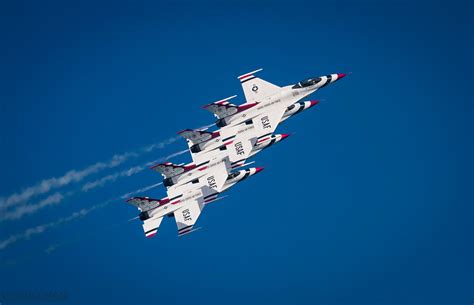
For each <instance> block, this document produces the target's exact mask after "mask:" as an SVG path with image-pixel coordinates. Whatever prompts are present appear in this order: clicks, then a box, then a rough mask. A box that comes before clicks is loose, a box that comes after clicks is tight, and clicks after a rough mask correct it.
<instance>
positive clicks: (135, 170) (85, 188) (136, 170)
mask: <svg viewBox="0 0 474 305" xmlns="http://www.w3.org/2000/svg"><path fill="white" fill-rule="evenodd" d="M144 169H145V167H144V166H134V167H131V168H129V169H126V170H123V171H121V172H118V173H115V174H111V175H107V176H105V177H102V178H100V179H98V180H95V181H91V182H87V183H86V184H84V185H83V186H82V191H83V192H88V191H90V190H92V189H94V188H96V187H102V186H104V185H105V184H107V183H109V182H114V181H115V180H117V179H118V178H120V177H130V176H131V175H135V174H137V173H139V172H141V171H143V170H144Z"/></svg>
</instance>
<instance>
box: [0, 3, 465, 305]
mask: <svg viewBox="0 0 474 305" xmlns="http://www.w3.org/2000/svg"><path fill="white" fill-rule="evenodd" d="M472 28H473V21H472V7H470V5H469V4H468V2H466V3H461V2H455V1H454V2H453V1H449V2H446V1H443V2H442V3H441V2H439V3H436V2H426V3H418V4H417V3H413V2H412V1H391V2H385V3H382V2H378V1H322V2H318V1H308V2H290V1H288V2H279V3H270V2H259V1H254V2H240V1H239V2H229V3H227V2H226V3H221V2H217V1H216V2H209V3H200V4H196V3H191V2H189V3H186V2H181V3H180V4H170V3H168V4H160V3H158V2H151V1H150V2H147V3H140V4H132V1H130V2H128V3H126V2H125V3H124V2H121V1H118V2H116V1H111V2H102V1H94V2H91V3H89V4H81V5H79V4H78V3H74V4H64V3H63V2H62V1H61V2H57V3H53V2H46V3H43V2H41V3H40V2H37V1H26V2H22V3H15V4H12V3H10V4H7V3H2V4H1V5H0V32H1V37H2V43H1V44H2V47H1V48H0V54H1V56H0V67H1V68H0V88H1V90H0V132H1V134H0V135H1V139H0V141H1V142H0V145H1V148H2V149H1V150H0V156H1V158H0V168H2V172H1V174H0V182H1V183H0V197H1V196H3V197H7V196H9V195H11V194H12V193H14V192H19V191H21V190H22V189H23V188H25V187H27V186H30V185H35V184H36V183H37V182H39V181H41V180H43V179H47V178H50V177H59V176H62V175H63V174H64V173H66V172H67V171H69V170H72V169H77V170H80V169H83V168H86V167H87V166H89V165H91V164H94V163H96V162H98V161H106V160H108V159H109V158H110V157H111V156H113V155H114V154H120V153H124V152H129V151H135V150H137V149H139V148H140V147H143V146H146V145H149V144H152V143H158V142H160V141H163V140H166V139H168V138H170V137H173V136H174V135H175V134H176V132H177V131H179V130H182V129H184V128H193V127H198V126H203V125H206V124H209V123H211V122H212V121H213V116H212V115H211V114H210V113H208V112H206V111H205V110H203V109H201V108H200V106H202V105H204V104H206V103H209V102H212V101H215V100H218V99H221V98H224V97H227V96H230V95H233V94H238V96H239V101H242V98H243V94H242V91H241V88H240V84H239V82H238V80H237V79H236V77H237V76H238V75H240V74H243V73H246V72H249V71H252V70H254V69H257V68H264V71H262V72H261V74H260V76H261V77H262V78H264V79H266V80H268V81H271V82H274V83H276V84H278V85H287V84H290V83H295V82H297V81H299V80H301V79H303V78H306V77H311V76H318V75H324V74H328V73H347V72H352V74H351V75H349V76H348V77H346V78H345V79H343V80H342V81H340V82H338V83H337V84H335V85H333V86H329V87H326V88H324V89H323V90H321V91H319V92H317V93H316V94H315V95H314V96H312V97H313V98H314V99H322V100H324V101H323V102H321V103H320V104H319V105H318V106H316V107H315V108H313V109H311V110H309V111H307V112H306V113H302V114H301V115H298V116H297V117H294V118H293V119H291V120H289V121H287V122H285V123H284V124H283V125H281V126H280V127H279V129H278V131H279V132H281V133H289V132H296V134H295V135H294V136H292V137H290V138H289V139H288V140H286V141H285V142H283V143H281V144H278V145H276V146H274V147H272V148H271V149H269V150H268V151H265V152H263V153H262V154H260V155H259V156H257V158H256V159H255V161H256V165H258V166H264V167H265V168H266V169H265V171H263V172H262V173H261V174H259V175H257V176H255V177H252V178H251V179H248V180H247V181H245V182H244V183H242V184H241V185H239V186H237V187H236V188H234V189H232V190H231V191H230V192H229V195H230V196H229V197H228V198H226V199H225V200H221V201H218V202H216V203H213V204H212V205H210V206H209V207H208V208H207V209H206V210H205V211H204V213H203V214H202V216H201V218H200V220H199V225H200V226H202V227H203V229H202V230H200V231H198V232H196V233H193V234H191V235H189V236H185V237H184V238H177V233H176V225H175V223H174V221H173V219H166V220H165V221H164V223H163V225H162V227H161V231H160V232H159V234H158V235H157V236H156V237H155V238H153V239H145V238H144V236H143V232H142V229H141V226H140V224H139V223H138V222H127V219H129V218H131V217H134V216H136V212H137V211H136V209H134V208H133V207H131V206H128V205H127V204H125V203H124V202H123V201H122V200H115V201H114V202H112V203H110V204H109V205H108V206H107V207H105V208H100V209H97V210H95V211H93V212H91V213H90V214H88V215H87V216H85V217H83V218H81V219H77V220H75V221H71V222H68V223H64V224H63V225H59V226H56V227H55V228H52V229H50V230H47V231H45V232H43V233H42V234H36V235H34V236H31V238H30V239H29V240H20V241H18V242H17V243H14V244H12V245H11V246H9V247H7V248H6V249H4V250H1V251H0V260H1V261H0V263H1V266H0V274H1V275H0V293H9V292H17V291H20V292H21V291H23V292H24V291H26V292H30V291H32V292H50V291H60V292H65V293H67V294H68V296H69V298H68V300H67V303H68V304H84V303H87V304H96V303H97V304H145V303H146V304H149V303H153V304H210V305H212V304H290V303H297V304H328V305H329V304H330V305H349V304H384V305H385V304H471V303H472V302H473V301H474V293H473V287H474V280H473V249H472V244H473V227H472V219H473V210H472V203H473V199H474V198H473V176H472V175H473V162H472V161H473V160H472V156H473V147H472V145H473V137H472V136H473V134H472V130H474V129H473V126H472V125H473V124H472V115H473V107H472V102H473V96H472V85H473V55H472V54H473V48H472V43H473V33H472ZM185 147H186V146H185V143H184V141H177V142H174V143H172V144H169V145H166V146H165V147H164V148H163V149H157V150H154V151H153V152H151V153H144V154H141V155H140V156H139V157H137V158H131V159H130V160H127V161H126V162H125V163H123V164H121V165H120V166H118V167H117V168H113V169H108V170H104V171H101V172H100V173H96V174H93V175H90V176H89V177H87V178H85V179H84V180H83V181H81V182H80V183H71V184H70V185H68V186H67V187H65V188H62V189H58V191H62V192H74V194H73V195H71V196H69V197H67V198H66V199H65V200H64V201H62V202H61V203H59V204H57V205H54V206H48V207H45V208H43V209H41V210H39V211H38V212H37V213H35V214H33V215H28V216H25V217H23V218H21V219H20V220H15V221H11V220H10V221H4V222H2V223H0V240H5V239H7V238H9V237H10V236H12V235H15V234H18V233H21V232H24V230H26V229H28V228H31V227H35V226H38V225H41V224H45V223H51V222H54V221H56V220H57V219H59V218H61V217H66V216H68V215H70V214H71V213H73V212H74V211H78V210H80V209H82V208H90V207H92V206H94V205H96V204H100V203H101V202H104V201H105V200H107V199H110V198H114V197H116V196H120V195H121V194H123V193H126V192H128V191H132V190H135V189H137V188H140V187H143V186H147V185H150V184H153V183H156V182H158V181H159V180H160V179H161V177H160V176H158V175H157V174H156V173H154V172H152V171H150V170H145V171H142V172H140V173H138V174H136V175H133V176H131V177H125V178H119V179H117V181H116V182H113V183H108V184H107V185H105V186H104V187H102V188H96V189H94V190H92V191H90V192H87V193H83V194H79V193H81V192H80V191H78V190H79V189H80V188H81V186H82V185H83V184H84V183H85V182H88V181H93V180H95V179H100V178H101V177H103V176H105V175H109V174H114V173H116V172H117V171H120V170H125V169H127V168H129V167H132V166H136V165H140V164H143V163H144V162H147V161H150V160H153V159H157V158H160V157H163V156H166V155H168V154H170V153H173V152H176V151H179V150H182V149H184V148H185ZM173 161H174V162H187V161H190V158H189V156H186V155H181V156H180V157H178V158H175V159H173ZM55 191H56V190H55ZM51 193H54V191H53V192H51ZM48 194H50V193H48ZM143 195H149V196H153V197H160V196H164V195H165V193H164V189H163V188H155V189H152V190H150V191H148V192H146V193H145V194H143ZM46 196H47V195H46V194H44V195H41V196H37V197H34V198H32V199H31V200H30V201H29V202H28V204H36V203H38V202H39V201H40V200H42V199H44V198H45V197H46ZM46 249H50V250H52V249H54V250H53V251H46ZM3 302H5V303H4V304H5V305H7V301H6V300H1V299H0V303H2V304H3Z"/></svg>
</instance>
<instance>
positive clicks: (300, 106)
mask: <svg viewBox="0 0 474 305" xmlns="http://www.w3.org/2000/svg"><path fill="white" fill-rule="evenodd" d="M261 70H262V69H259V70H256V71H253V72H251V73H247V74H244V75H241V76H239V79H240V81H241V83H242V87H243V90H244V94H245V97H246V103H245V104H242V105H240V106H237V105H234V104H231V103H230V102H229V100H231V99H233V98H235V96H231V97H229V98H226V99H223V100H220V101H217V102H214V103H211V104H208V105H206V106H204V108H205V109H207V110H209V111H211V112H212V113H214V115H215V116H216V117H217V119H218V120H217V121H216V123H215V125H216V126H217V127H218V128H219V129H218V130H217V131H213V132H212V131H207V130H192V129H185V130H183V131H181V132H179V134H180V135H181V136H183V137H184V138H185V139H186V140H187V143H188V147H189V151H190V153H191V157H192V159H193V162H191V163H188V164H179V165H176V164H172V163H169V162H167V163H162V164H157V165H154V166H152V169H153V170H155V171H157V172H159V173H160V174H162V175H163V177H164V180H163V184H164V186H165V187H166V188H167V195H168V196H167V197H165V198H163V199H159V200H158V199H153V198H149V197H133V198H131V199H129V200H128V201H127V202H129V203H131V204H133V205H135V206H136V207H138V209H139V210H140V215H139V218H140V219H141V220H142V221H143V229H144V231H145V235H146V236H147V237H151V236H153V235H155V234H156V232H157V230H158V227H159V225H160V224H161V221H162V219H163V217H164V216H172V217H175V219H176V222H177V225H178V235H180V236H181V235H183V234H187V233H190V232H192V231H193V226H194V224H195V222H196V220H197V218H198V217H199V215H200V213H201V210H202V209H203V207H204V206H205V205H206V204H208V203H210V202H213V201H215V200H218V199H219V198H218V195H219V194H220V193H222V192H224V191H226V190H227V189H229V188H230V187H232V186H234V185H235V184H236V183H238V182H240V181H242V180H244V179H245V178H247V177H249V176H252V175H254V174H256V173H258V172H259V171H261V169H262V168H249V169H247V170H239V171H234V172H233V171H232V170H235V169H237V168H239V167H244V166H247V165H249V164H251V163H246V160H247V159H248V158H250V157H252V156H254V155H255V154H257V153H259V152H261V151H262V150H264V149H266V148H268V147H270V146H272V145H273V144H275V143H278V142H280V141H282V140H284V139H285V138H287V137H288V134H273V133H274V131H275V129H276V128H277V126H278V125H279V124H280V123H281V122H283V121H285V120H286V119H288V118H290V117H292V116H293V115H296V114H298V113H301V112H302V111H304V110H306V109H309V108H311V107H313V106H314V105H316V104H317V103H318V101H303V102H301V100H302V99H304V98H306V97H307V96H308V95H310V94H312V93H313V92H315V91H316V90H319V89H320V88H322V87H325V86H327V85H328V84H331V83H334V82H336V81H337V80H339V79H341V78H343V77H344V76H345V74H331V75H327V76H321V77H316V78H310V79H306V80H303V81H300V82H298V83H296V84H294V85H289V86H285V87H279V86H276V85H274V84H271V83H269V82H266V81H264V80H262V79H260V78H257V77H255V75H254V74H255V73H257V72H259V71H261Z"/></svg>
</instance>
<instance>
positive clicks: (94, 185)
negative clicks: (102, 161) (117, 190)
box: [82, 149, 188, 192]
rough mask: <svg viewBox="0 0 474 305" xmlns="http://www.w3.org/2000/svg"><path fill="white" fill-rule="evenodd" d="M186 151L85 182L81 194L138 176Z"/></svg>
mask: <svg viewBox="0 0 474 305" xmlns="http://www.w3.org/2000/svg"><path fill="white" fill-rule="evenodd" d="M187 151H188V150H187V149H185V150H182V151H178V152H175V153H173V154H171V155H168V156H166V157H162V158H159V159H156V160H153V161H149V162H146V163H144V164H143V165H140V166H134V167H131V168H129V169H126V170H123V171H121V172H117V173H114V174H110V175H107V176H105V177H102V178H100V179H98V180H95V181H91V182H87V183H86V184H84V185H83V186H82V191H83V192H88V191H90V190H92V189H94V188H97V187H103V186H104V185H106V184H107V183H109V182H115V181H116V180H117V179H118V178H122V177H130V176H132V175H135V174H138V173H139V172H141V171H143V170H144V169H146V168H147V167H149V166H151V165H154V164H155V163H158V162H163V161H165V160H169V159H171V158H174V157H177V156H179V155H182V154H184V153H186V152H187Z"/></svg>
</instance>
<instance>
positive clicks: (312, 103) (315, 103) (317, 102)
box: [309, 101, 319, 108]
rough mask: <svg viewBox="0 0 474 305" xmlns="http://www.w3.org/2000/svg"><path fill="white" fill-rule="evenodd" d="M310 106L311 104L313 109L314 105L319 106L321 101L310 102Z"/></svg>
mask: <svg viewBox="0 0 474 305" xmlns="http://www.w3.org/2000/svg"><path fill="white" fill-rule="evenodd" d="M310 104H311V105H310V106H309V107H310V108H311V107H313V106H314V105H317V104H319V101H310Z"/></svg>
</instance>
